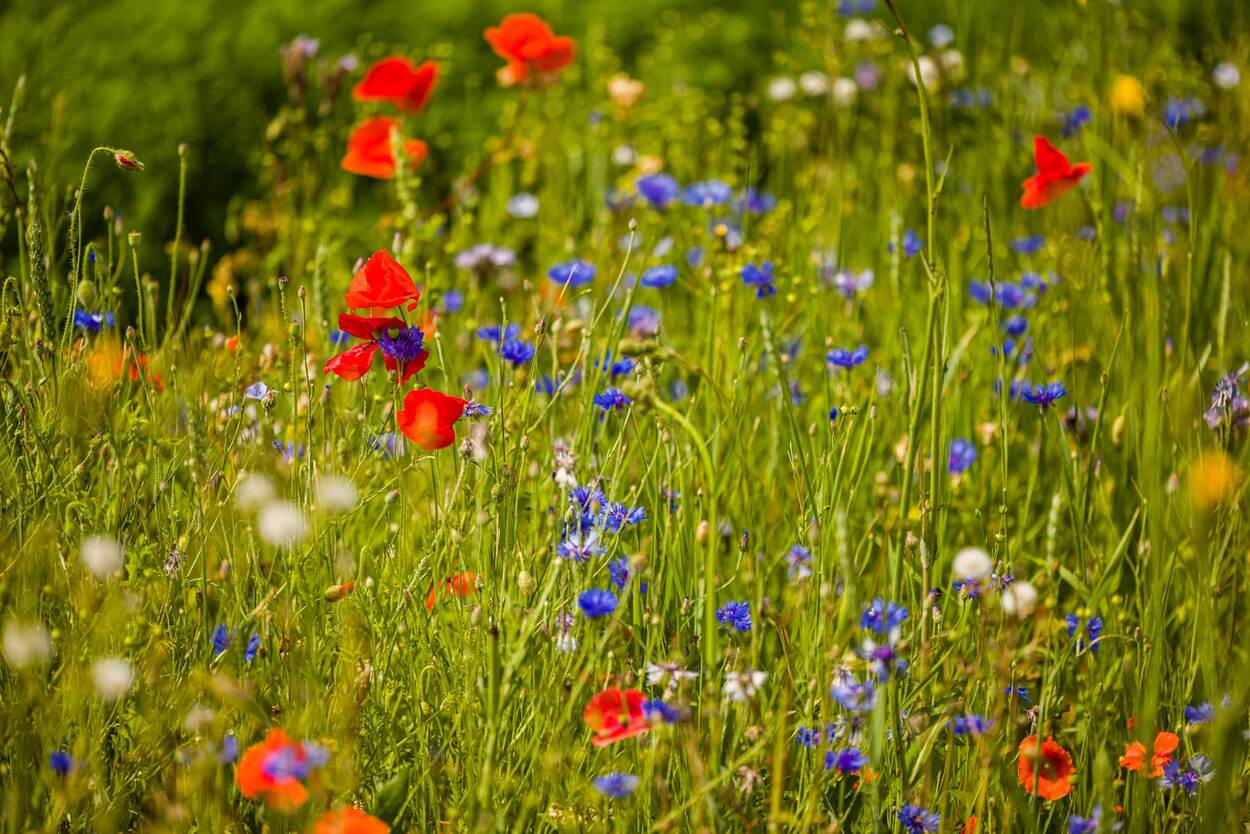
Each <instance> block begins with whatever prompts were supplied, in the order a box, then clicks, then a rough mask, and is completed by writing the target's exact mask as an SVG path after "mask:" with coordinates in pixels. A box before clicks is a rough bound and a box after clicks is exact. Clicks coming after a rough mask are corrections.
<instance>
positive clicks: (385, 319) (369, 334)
mask: <svg viewBox="0 0 1250 834" xmlns="http://www.w3.org/2000/svg"><path fill="white" fill-rule="evenodd" d="M403 326H404V320H403V319H399V318H395V317H394V316H357V315H355V314H353V313H339V330H342V331H343V332H344V333H350V334H351V335H353V336H355V337H356V338H357V339H373V338H374V334H375V333H376V332H377V331H378V330H383V329H385V328H389V327H403Z"/></svg>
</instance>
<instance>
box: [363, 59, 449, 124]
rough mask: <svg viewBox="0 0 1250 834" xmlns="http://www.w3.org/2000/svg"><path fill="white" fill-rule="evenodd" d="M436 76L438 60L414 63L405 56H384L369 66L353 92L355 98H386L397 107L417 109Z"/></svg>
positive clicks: (418, 110) (412, 111)
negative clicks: (414, 64)
mask: <svg viewBox="0 0 1250 834" xmlns="http://www.w3.org/2000/svg"><path fill="white" fill-rule="evenodd" d="M437 80H438V64H436V63H434V62H433V61H426V62H424V63H423V64H421V66H419V67H414V66H413V65H412V62H411V61H409V60H408V59H407V58H400V57H398V56H396V57H391V58H383V59H382V60H381V61H378V62H377V63H376V64H374V65H373V66H371V67H369V69H368V70H367V71H366V72H365V77H364V78H362V79H361V80H360V83H359V84H357V85H356V87H355V89H353V90H352V95H353V96H354V97H355V98H356V100H357V101H389V102H391V103H392V104H394V105H395V106H396V107H398V108H399V109H400V110H405V111H407V112H409V113H418V112H420V110H421V108H422V107H425V103H426V101H427V100H429V98H430V93H431V92H433V91H434V83H435V82H436V81H437Z"/></svg>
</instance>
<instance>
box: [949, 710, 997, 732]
mask: <svg viewBox="0 0 1250 834" xmlns="http://www.w3.org/2000/svg"><path fill="white" fill-rule="evenodd" d="M949 723H950V728H951V732H953V733H954V734H955V735H957V736H983V735H985V734H986V733H988V732H989V731H990V728H991V727H993V726H994V719H992V718H986V717H984V716H981V715H977V714H976V713H973V712H969V713H967V714H965V715H956V716H955V717H954V718H952V719H951V720H950V722H949Z"/></svg>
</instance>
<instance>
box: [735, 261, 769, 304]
mask: <svg viewBox="0 0 1250 834" xmlns="http://www.w3.org/2000/svg"><path fill="white" fill-rule="evenodd" d="M776 281H777V279H776V277H775V276H774V275H773V262H772V261H764V263H762V264H760V265H759V266H756V265H755V264H747V265H746V266H744V267H742V283H743V284H745V285H746V286H748V287H754V288H755V297H756V298H767V297H768V296H770V295H776V294H777V283H776Z"/></svg>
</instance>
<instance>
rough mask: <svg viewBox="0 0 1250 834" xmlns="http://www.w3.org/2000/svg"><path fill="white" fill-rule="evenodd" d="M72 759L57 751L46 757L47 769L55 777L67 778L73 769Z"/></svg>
mask: <svg viewBox="0 0 1250 834" xmlns="http://www.w3.org/2000/svg"><path fill="white" fill-rule="evenodd" d="M75 764H76V763H75V762H74V757H73V756H71V755H70V754H69V753H66V752H65V751H64V750H57V751H55V752H54V753H52V754H50V755H49V756H48V767H50V768H52V772H53V773H55V774H56V775H57V776H68V775H69V774H70V771H72V770H73V769H74V767H75Z"/></svg>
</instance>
